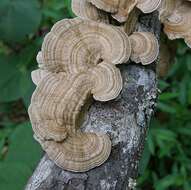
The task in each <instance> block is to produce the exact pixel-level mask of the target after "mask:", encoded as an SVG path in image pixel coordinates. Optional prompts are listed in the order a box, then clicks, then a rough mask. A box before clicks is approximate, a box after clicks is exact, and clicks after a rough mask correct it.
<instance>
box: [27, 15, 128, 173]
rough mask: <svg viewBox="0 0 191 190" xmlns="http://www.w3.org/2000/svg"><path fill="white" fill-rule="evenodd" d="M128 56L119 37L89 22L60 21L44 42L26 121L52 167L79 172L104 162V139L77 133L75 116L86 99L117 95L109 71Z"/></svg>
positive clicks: (116, 80) (114, 74)
mask: <svg viewBox="0 0 191 190" xmlns="http://www.w3.org/2000/svg"><path fill="white" fill-rule="evenodd" d="M130 54H131V46H130V41H129V38H128V36H127V35H126V34H125V32H123V31H121V30H120V29H118V28H116V27H113V26H111V25H106V24H103V23H98V22H94V21H88V20H82V19H79V18H76V19H70V20H68V19H65V20H62V21H59V22H58V23H56V24H55V25H54V26H53V28H52V30H51V31H50V33H48V34H47V36H46V37H45V39H44V42H43V45H42V49H41V52H40V53H39V54H38V56H37V60H38V62H39V64H40V69H39V70H36V71H34V72H33V73H32V78H33V81H34V83H35V84H36V85H37V88H36V90H35V92H34V93H33V96H32V99H31V105H30V107H29V116H30V119H31V122H32V127H33V130H34V133H35V137H36V139H37V140H38V141H39V142H40V144H41V145H42V148H43V149H44V150H45V151H46V152H47V154H48V156H49V157H50V158H51V159H52V160H53V161H54V162H55V163H56V164H57V165H58V166H60V167H62V168H64V169H66V170H70V171H74V172H83V171H87V170H89V169H91V168H94V167H96V166H99V165H101V164H102V163H103V162H105V161H106V160H107V158H108V156H109V154H110V151H111V141H110V140H109V137H108V136H107V135H105V134H94V133H83V132H81V131H80V126H81V122H82V119H81V117H82V115H81V110H82V108H83V106H84V105H85V104H86V102H87V101H88V100H89V99H90V98H91V96H93V98H94V99H96V100H99V101H108V100H111V99H114V98H116V97H117V96H118V95H119V93H120V91H121V89H122V78H121V74H120V71H119V69H118V68H117V67H116V66H115V65H116V64H121V63H124V62H126V61H127V60H128V59H129V57H130Z"/></svg>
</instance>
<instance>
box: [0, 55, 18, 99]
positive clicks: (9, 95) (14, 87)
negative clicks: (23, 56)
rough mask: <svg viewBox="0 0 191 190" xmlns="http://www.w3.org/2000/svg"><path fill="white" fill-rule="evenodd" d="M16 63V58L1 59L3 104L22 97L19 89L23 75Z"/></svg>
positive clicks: (0, 97)
mask: <svg viewBox="0 0 191 190" xmlns="http://www.w3.org/2000/svg"><path fill="white" fill-rule="evenodd" d="M16 63H17V59H16V57H10V58H9V57H2V56H1V57H0V89H1V93H0V101H1V102H5V101H12V100H16V99H18V98H19V97H20V96H21V94H20V91H19V89H18V84H19V82H20V75H21V73H20V71H19V70H18V68H17V67H16Z"/></svg>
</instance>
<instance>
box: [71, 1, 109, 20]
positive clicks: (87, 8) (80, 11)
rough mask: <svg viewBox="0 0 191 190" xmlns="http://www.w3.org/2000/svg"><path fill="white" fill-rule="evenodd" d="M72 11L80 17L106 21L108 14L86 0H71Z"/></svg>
mask: <svg viewBox="0 0 191 190" xmlns="http://www.w3.org/2000/svg"><path fill="white" fill-rule="evenodd" d="M72 11H73V12H74V14H75V15H77V16H78V17H80V18H84V19H90V20H94V21H101V22H104V23H108V16H107V14H106V13H105V12H103V11H102V10H99V9H97V8H96V7H95V6H94V5H93V4H92V3H90V2H88V1H87V0H72Z"/></svg>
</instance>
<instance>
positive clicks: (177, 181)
mask: <svg viewBox="0 0 191 190" xmlns="http://www.w3.org/2000/svg"><path fill="white" fill-rule="evenodd" d="M182 183H183V178H182V176H180V175H168V176H166V177H164V178H163V179H161V180H160V181H158V182H157V183H156V184H155V188H156V190H167V189H168V187H170V186H172V185H176V186H179V185H181V184H182Z"/></svg>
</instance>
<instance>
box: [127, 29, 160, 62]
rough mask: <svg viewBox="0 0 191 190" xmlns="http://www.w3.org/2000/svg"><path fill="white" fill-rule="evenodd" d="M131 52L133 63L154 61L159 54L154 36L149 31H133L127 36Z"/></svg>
mask: <svg viewBox="0 0 191 190" xmlns="http://www.w3.org/2000/svg"><path fill="white" fill-rule="evenodd" d="M129 39H130V41H131V47H132V53H131V57H130V58H131V60H132V61H134V62H135V63H140V62H141V63H142V64H143V65H148V64H150V63H152V62H154V61H155V60H156V59H157V57H158V54H159V44H158V40H157V39H156V37H155V36H154V35H153V34H152V33H150V32H134V33H133V34H132V35H131V36H129Z"/></svg>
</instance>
